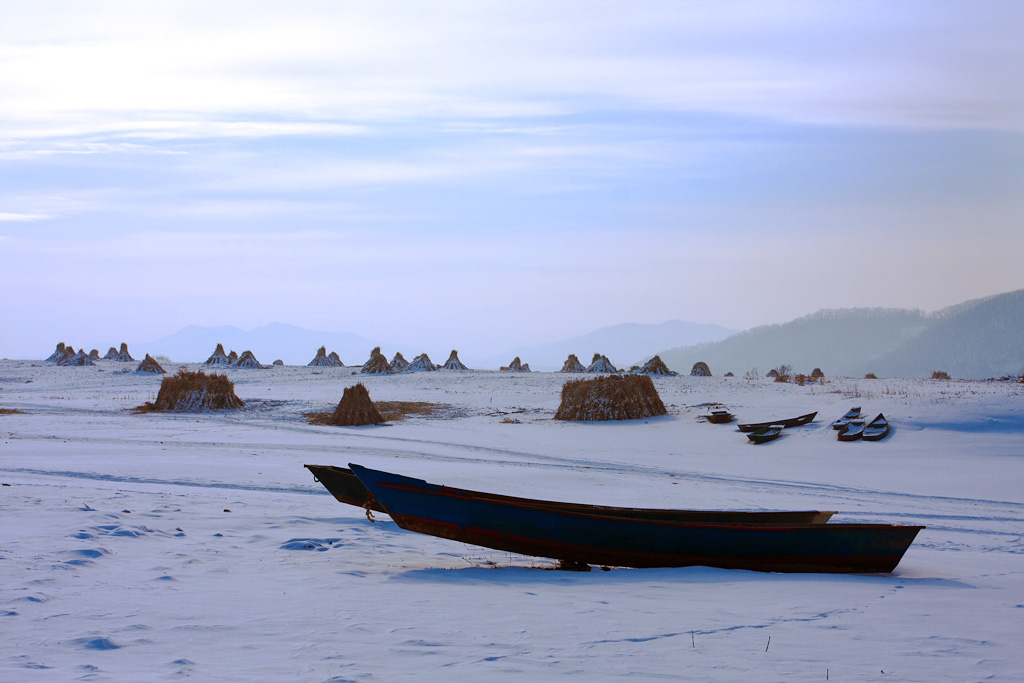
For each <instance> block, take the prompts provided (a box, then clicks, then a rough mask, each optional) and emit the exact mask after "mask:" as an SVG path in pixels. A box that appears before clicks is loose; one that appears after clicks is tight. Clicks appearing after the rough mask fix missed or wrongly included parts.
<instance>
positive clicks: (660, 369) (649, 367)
mask: <svg viewBox="0 0 1024 683" xmlns="http://www.w3.org/2000/svg"><path fill="white" fill-rule="evenodd" d="M637 373H638V374H640V375H659V376H668V377H675V376H676V375H677V374H679V373H676V372H673V371H672V370H669V369H668V366H667V365H665V362H664V361H663V360H661V356H655V357H654V358H652V359H650V360H649V361H647V362H646V363H644V366H643V367H642V368H640V369H639V370H637Z"/></svg>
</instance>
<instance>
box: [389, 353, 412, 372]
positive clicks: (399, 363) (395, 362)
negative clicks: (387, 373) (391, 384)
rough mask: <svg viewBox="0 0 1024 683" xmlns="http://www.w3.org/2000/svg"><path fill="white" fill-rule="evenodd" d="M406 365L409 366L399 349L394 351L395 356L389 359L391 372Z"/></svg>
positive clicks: (398, 370)
mask: <svg viewBox="0 0 1024 683" xmlns="http://www.w3.org/2000/svg"><path fill="white" fill-rule="evenodd" d="M407 367H409V361H407V360H406V359H405V356H403V355H402V352H401V351H395V356H394V358H392V359H391V372H402V371H403V370H405V369H406V368H407Z"/></svg>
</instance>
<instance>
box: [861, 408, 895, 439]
mask: <svg viewBox="0 0 1024 683" xmlns="http://www.w3.org/2000/svg"><path fill="white" fill-rule="evenodd" d="M888 433H889V421H888V420H886V419H885V415H882V414H881V413H879V414H878V417H876V418H875V419H874V420H872V421H871V422H869V423H868V424H867V426H866V427H864V433H863V435H862V436H861V438H862V439H864V440H865V441H881V440H882V439H884V438H885V437H886V435H887V434H888Z"/></svg>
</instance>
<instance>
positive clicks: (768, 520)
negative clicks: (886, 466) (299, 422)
mask: <svg viewBox="0 0 1024 683" xmlns="http://www.w3.org/2000/svg"><path fill="white" fill-rule="evenodd" d="M305 467H306V469H308V470H309V471H310V472H312V473H313V476H314V477H315V478H316V480H317V481H318V482H320V483H321V484H323V486H324V488H326V489H327V490H328V491H330V492H331V495H333V496H334V498H335V499H336V500H338V501H339V502H341V503H346V504H348V505H354V506H356V507H360V508H364V509H366V510H370V511H372V512H386V510H384V508H383V507H381V505H380V503H378V502H377V499H376V498H374V497H373V494H371V493H370V492H369V490H368V489H367V488H366V487H365V486H363V483H362V482H361V481H359V478H358V477H357V476H356V475H355V473H354V472H352V470H350V469H348V468H347V467H336V466H334V465H306V466H305ZM445 490H446V491H448V492H450V493H452V494H457V495H459V496H462V497H464V498H483V499H488V500H498V501H503V502H506V503H512V504H515V505H521V506H526V507H540V508H557V509H562V510H569V511H573V512H582V513H585V514H591V515H603V516H607V517H631V518H634V519H661V520H668V521H690V522H721V523H726V524H824V523H825V522H827V521H828V520H829V518H830V517H831V516H832V515H834V514H835V511H834V510H751V511H747V510H672V509H663V508H629V507H613V506H611V505H590V504H587V503H565V502H561V501H553V500H537V499H534V498H518V497H515V496H504V495H501V494H498V493H484V492H483V491H472V490H469V489H454V488H451V487H447V486H446V487H445Z"/></svg>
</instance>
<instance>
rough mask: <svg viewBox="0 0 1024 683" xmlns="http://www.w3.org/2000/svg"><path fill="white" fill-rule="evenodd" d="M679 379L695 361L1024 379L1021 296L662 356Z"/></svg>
mask: <svg viewBox="0 0 1024 683" xmlns="http://www.w3.org/2000/svg"><path fill="white" fill-rule="evenodd" d="M660 355H661V358H662V360H664V361H665V363H666V364H667V365H668V366H669V367H670V368H672V369H673V370H676V371H677V372H684V373H689V371H690V369H691V368H692V367H693V364H694V363H696V362H697V361H704V362H706V363H707V364H708V365H709V366H710V368H711V371H712V373H713V374H715V375H723V374H725V373H726V372H733V373H734V374H736V375H743V374H745V373H747V372H749V371H750V370H752V369H757V370H758V371H759V373H760V374H762V375H763V374H764V373H765V372H767V371H768V370H769V369H771V368H774V367H778V366H779V365H782V364H787V365H791V366H792V367H793V369H794V370H795V371H796V372H802V373H805V374H809V373H810V372H811V371H812V370H813V369H814V368H821V370H822V371H823V372H824V373H825V374H826V375H840V376H851V377H859V376H863V375H864V374H865V373H867V372H873V373H875V374H876V375H878V376H879V377H930V376H931V374H932V372H934V371H936V370H942V371H944V372H948V373H949V375H950V376H951V377H954V378H964V379H984V378H988V377H998V376H1002V375H1005V374H1018V375H1019V374H1020V373H1022V372H1024V290H1020V291H1017V292H1010V293H1007V294H1000V295H997V296H993V297H988V298H986V299H979V300H976V301H968V302H964V303H963V304H958V305H956V306H952V307H950V308H947V309H943V310H941V311H938V312H936V313H931V314H927V313H924V312H922V311H918V310H906V309H891V308H854V309H838V310H824V311H819V312H817V313H814V314H812V315H808V316H804V317H802V318H798V319H796V320H793V321H791V322H788V323H783V324H778V325H765V326H762V327H755V328H752V329H750V330H747V331H745V332H740V333H739V334H735V335H733V336H731V337H729V338H727V339H724V340H722V341H719V342H713V343H708V344H700V345H694V346H689V347H684V348H674V349H669V350H667V351H662V352H661V354H660Z"/></svg>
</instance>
